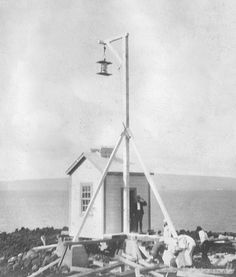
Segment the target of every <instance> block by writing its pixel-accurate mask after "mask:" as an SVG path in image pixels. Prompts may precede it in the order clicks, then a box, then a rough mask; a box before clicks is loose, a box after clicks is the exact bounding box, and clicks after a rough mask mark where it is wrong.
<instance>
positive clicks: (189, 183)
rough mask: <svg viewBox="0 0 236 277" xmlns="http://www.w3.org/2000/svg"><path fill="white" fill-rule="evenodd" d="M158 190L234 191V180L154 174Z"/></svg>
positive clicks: (235, 181) (235, 184) (235, 187)
mask: <svg viewBox="0 0 236 277" xmlns="http://www.w3.org/2000/svg"><path fill="white" fill-rule="evenodd" d="M153 178H154V181H155V184H156V185H157V186H158V188H159V189H160V190H236V178H230V177H216V176H195V175H174V174H154V176H153Z"/></svg>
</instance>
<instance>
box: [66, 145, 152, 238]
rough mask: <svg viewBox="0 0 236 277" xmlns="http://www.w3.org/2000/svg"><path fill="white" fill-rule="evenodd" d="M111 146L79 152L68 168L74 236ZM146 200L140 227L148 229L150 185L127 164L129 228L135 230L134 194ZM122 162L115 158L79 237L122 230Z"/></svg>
mask: <svg viewBox="0 0 236 277" xmlns="http://www.w3.org/2000/svg"><path fill="white" fill-rule="evenodd" d="M111 152H112V148H101V149H91V151H90V152H86V153H82V154H81V155H80V156H79V158H78V159H77V160H75V161H74V163H73V164H72V165H71V166H70V167H69V168H68V169H67V171H66V173H67V174H68V175H69V176H70V178H71V185H70V191H69V227H70V228H69V230H70V235H72V236H75V235H76V234H77V232H78V230H79V227H80V224H81V221H82V218H83V215H84V213H85V211H86V208H87V206H88V204H89V201H90V199H91V197H92V195H93V193H94V191H95V190H96V188H97V185H98V181H99V178H100V177H101V174H102V172H103V170H104V168H105V166H106V164H107V162H108V159H109V157H110V154H111ZM137 194H139V195H141V196H142V197H143V198H144V199H145V200H146V202H147V206H146V207H144V217H143V230H144V231H147V230H148V229H150V225H151V222H150V221H151V219H150V218H151V217H150V188H149V185H148V182H147V179H146V177H145V175H144V174H143V173H142V171H141V170H140V168H138V167H137V165H135V164H134V163H131V164H130V230H131V231H132V230H134V218H133V216H132V214H133V213H132V209H133V206H134V205H133V204H134V201H135V197H136V195H137ZM122 206H123V161H122V159H120V158H118V157H115V158H114V160H113V162H112V164H111V166H110V169H109V171H108V173H107V176H106V178H105V180H104V183H103V186H102V188H101V189H100V191H99V193H98V195H97V197H96V200H95V202H94V204H93V208H92V210H91V212H90V214H89V217H88V218H87V220H86V223H85V225H84V227H83V230H82V232H81V237H87V238H99V237H102V236H103V234H110V233H119V232H122V231H123V218H122V216H123V212H122V210H123V207H122Z"/></svg>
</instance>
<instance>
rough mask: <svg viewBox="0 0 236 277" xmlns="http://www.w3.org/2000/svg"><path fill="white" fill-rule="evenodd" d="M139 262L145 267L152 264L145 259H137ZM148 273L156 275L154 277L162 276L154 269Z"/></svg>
mask: <svg viewBox="0 0 236 277" xmlns="http://www.w3.org/2000/svg"><path fill="white" fill-rule="evenodd" d="M139 263H140V264H141V265H143V266H145V267H146V268H150V267H151V266H154V264H149V263H148V262H146V261H145V260H139ZM156 266H157V268H160V266H159V265H156ZM149 274H151V275H152V276H156V277H163V276H162V275H161V274H160V273H159V272H156V271H150V272H149Z"/></svg>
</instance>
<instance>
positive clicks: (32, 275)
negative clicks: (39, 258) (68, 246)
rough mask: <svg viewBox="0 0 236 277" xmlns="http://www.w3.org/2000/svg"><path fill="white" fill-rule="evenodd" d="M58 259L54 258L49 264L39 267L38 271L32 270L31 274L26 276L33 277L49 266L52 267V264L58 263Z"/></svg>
mask: <svg viewBox="0 0 236 277" xmlns="http://www.w3.org/2000/svg"><path fill="white" fill-rule="evenodd" d="M59 261H60V259H57V260H55V261H54V262H52V263H50V264H48V265H46V266H44V267H41V268H40V269H39V270H38V271H36V272H34V273H33V274H31V275H30V276H28V277H35V276H37V275H39V274H41V273H42V272H44V271H45V270H47V269H48V268H50V267H52V266H54V265H56V264H58V263H59Z"/></svg>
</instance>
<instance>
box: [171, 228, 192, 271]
mask: <svg viewBox="0 0 236 277" xmlns="http://www.w3.org/2000/svg"><path fill="white" fill-rule="evenodd" d="M178 243H179V244H178V245H179V248H180V249H183V250H182V251H181V252H180V253H179V255H178V256H177V258H176V263H177V266H178V267H179V268H180V267H191V266H192V265H193V258H192V257H193V251H194V248H195V247H196V243H195V240H194V239H193V238H192V237H190V236H188V235H186V234H184V233H181V234H180V235H179V236H178Z"/></svg>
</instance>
